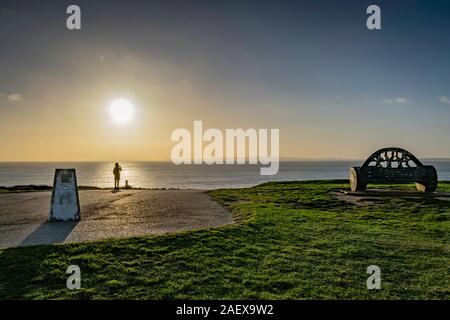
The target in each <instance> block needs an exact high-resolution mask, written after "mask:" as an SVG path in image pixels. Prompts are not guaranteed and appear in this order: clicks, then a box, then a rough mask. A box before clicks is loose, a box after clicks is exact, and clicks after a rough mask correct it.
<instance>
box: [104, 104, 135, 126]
mask: <svg viewBox="0 0 450 320" xmlns="http://www.w3.org/2000/svg"><path fill="white" fill-rule="evenodd" d="M109 112H110V113H111V117H112V119H113V121H114V122H115V123H118V124H127V123H129V122H130V121H131V120H132V119H133V115H134V106H133V104H132V103H131V102H130V101H128V100H126V99H116V100H114V101H113V102H111V105H110V106H109Z"/></svg>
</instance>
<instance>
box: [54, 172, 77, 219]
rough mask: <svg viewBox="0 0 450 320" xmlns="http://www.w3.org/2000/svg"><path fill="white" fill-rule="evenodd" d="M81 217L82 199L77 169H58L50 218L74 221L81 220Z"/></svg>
mask: <svg viewBox="0 0 450 320" xmlns="http://www.w3.org/2000/svg"><path fill="white" fill-rule="evenodd" d="M80 218H81V217H80V200H79V197H78V186H77V175H76V173H75V169H56V170H55V179H54V180H53V191H52V200H51V202H50V214H49V216H48V220H49V221H74V220H80Z"/></svg>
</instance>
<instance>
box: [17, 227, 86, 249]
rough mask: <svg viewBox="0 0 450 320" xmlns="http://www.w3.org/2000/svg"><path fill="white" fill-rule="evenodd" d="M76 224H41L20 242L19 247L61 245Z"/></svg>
mask: <svg viewBox="0 0 450 320" xmlns="http://www.w3.org/2000/svg"><path fill="white" fill-rule="evenodd" d="M77 224H78V221H64V222H48V221H46V222H43V223H42V224H41V225H39V226H38V227H37V228H36V229H34V230H33V232H31V233H30V234H29V235H28V236H27V237H26V238H25V239H23V240H22V242H21V243H20V244H19V247H23V246H32V245H39V244H53V243H62V242H64V240H66V238H67V237H68V236H69V234H70V233H71V232H72V230H73V229H74V228H75V226H76V225H77Z"/></svg>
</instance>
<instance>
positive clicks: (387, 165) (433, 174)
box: [350, 148, 438, 192]
mask: <svg viewBox="0 0 450 320" xmlns="http://www.w3.org/2000/svg"><path fill="white" fill-rule="evenodd" d="M412 182H415V183H416V188H417V190H418V191H421V192H434V191H436V188H437V184H438V175H437V171H436V169H435V167H434V166H428V165H423V164H422V162H420V161H419V159H417V158H416V157H415V156H414V155H412V154H411V153H410V152H408V151H406V150H404V149H401V148H384V149H380V150H378V151H377V152H375V153H373V154H372V155H371V156H370V157H369V158H368V159H367V160H366V161H365V162H364V164H363V165H362V166H361V167H352V168H350V187H351V190H352V191H353V192H355V191H363V190H365V189H366V187H367V184H368V183H395V184H397V183H412Z"/></svg>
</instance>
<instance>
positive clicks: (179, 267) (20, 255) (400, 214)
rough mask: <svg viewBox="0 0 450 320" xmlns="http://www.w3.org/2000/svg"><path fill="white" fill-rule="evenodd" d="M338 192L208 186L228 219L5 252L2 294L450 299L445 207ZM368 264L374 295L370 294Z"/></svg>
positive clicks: (449, 187) (329, 184)
mask: <svg viewBox="0 0 450 320" xmlns="http://www.w3.org/2000/svg"><path fill="white" fill-rule="evenodd" d="M344 188H345V189H347V188H348V183H347V181H317V182H287V183H266V184H263V185H260V186H257V187H253V188H248V189H231V190H215V191H212V192H211V196H212V197H213V198H215V199H216V200H217V201H219V202H220V203H222V204H223V205H224V206H226V207H228V208H229V210H231V211H232V212H233V214H234V216H235V219H236V221H237V223H236V224H234V225H229V226H224V227H219V228H214V229H207V230H198V231H189V232H183V233H178V234H171V235H165V236H149V237H143V238H132V239H124V240H113V241H101V242H92V243H81V244H69V245H53V246H36V247H24V248H15V249H5V250H1V251H0V298H2V299H13V298H19V299H44V298H45V299H46V298H51V299H67V298H68V299H72V298H81V299H104V298H112V299H116V298H120V299H177V298H187V299H449V298H450V268H449V266H450V201H442V200H437V199H432V198H421V199H406V198H402V199H399V198H389V199H385V200H383V199H380V200H378V201H374V202H373V203H371V204H370V205H368V206H356V205H354V204H351V203H347V202H343V201H341V200H338V199H336V198H334V197H333V196H332V195H331V194H330V192H331V191H333V190H339V189H344ZM406 188H412V186H407V187H406ZM439 191H450V183H449V182H446V183H445V182H442V183H440V187H439ZM71 264H76V265H78V266H80V268H81V273H82V283H81V286H82V289H80V290H68V289H66V279H67V277H68V275H67V274H66V273H65V271H66V269H67V267H68V266H69V265H71ZM373 264H374V265H378V266H379V267H380V268H381V281H382V282H381V286H382V288H381V290H367V288H366V279H367V277H368V276H369V275H368V274H367V273H366V269H367V267H368V266H369V265H373Z"/></svg>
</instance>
